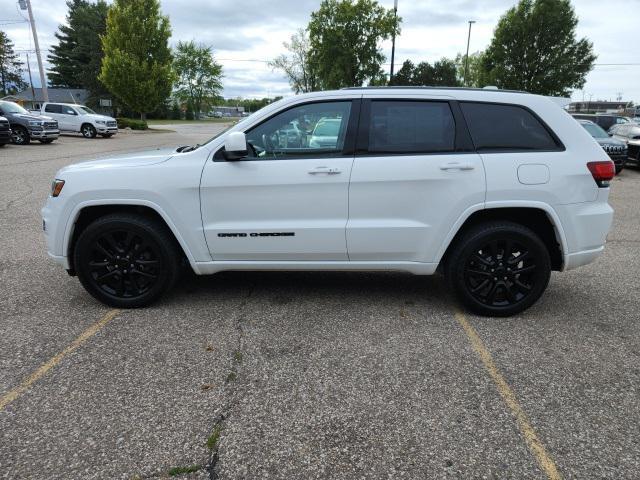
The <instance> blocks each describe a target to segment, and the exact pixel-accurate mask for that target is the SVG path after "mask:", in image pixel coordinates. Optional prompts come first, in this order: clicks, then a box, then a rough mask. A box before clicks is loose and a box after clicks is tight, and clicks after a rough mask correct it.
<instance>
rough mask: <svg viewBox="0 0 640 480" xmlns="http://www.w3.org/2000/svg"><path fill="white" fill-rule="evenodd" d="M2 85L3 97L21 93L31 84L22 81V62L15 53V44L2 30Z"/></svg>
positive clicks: (0, 70) (0, 53)
mask: <svg viewBox="0 0 640 480" xmlns="http://www.w3.org/2000/svg"><path fill="white" fill-rule="evenodd" d="M0 83H1V86H2V96H3V97H4V96H7V95H10V94H13V93H17V92H20V91H22V90H24V89H25V88H27V87H28V86H29V84H28V83H27V82H25V81H24V80H23V79H22V62H21V61H20V57H18V55H17V54H16V53H15V52H14V51H13V42H12V41H11V40H10V39H9V37H8V36H7V34H6V33H5V32H3V31H1V30H0Z"/></svg>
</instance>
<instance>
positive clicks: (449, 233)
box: [42, 88, 615, 315]
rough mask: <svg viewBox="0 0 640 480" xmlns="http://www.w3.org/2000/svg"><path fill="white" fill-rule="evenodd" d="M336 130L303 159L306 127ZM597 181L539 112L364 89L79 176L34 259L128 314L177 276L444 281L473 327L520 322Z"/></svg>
mask: <svg viewBox="0 0 640 480" xmlns="http://www.w3.org/2000/svg"><path fill="white" fill-rule="evenodd" d="M328 121H331V122H332V123H339V126H338V128H337V129H336V130H337V135H336V136H334V135H332V136H331V138H332V139H333V140H332V142H328V141H326V140H327V138H329V137H327V138H323V142H321V143H318V144H316V142H311V141H310V140H311V137H312V136H313V132H314V130H315V129H316V126H317V125H318V123H320V122H323V123H327V122H328ZM614 173H615V172H614V166H613V163H612V162H611V160H610V159H609V158H608V156H607V154H606V153H605V152H604V150H602V148H600V146H599V145H598V143H597V142H596V141H595V140H594V139H593V138H591V136H590V135H589V133H588V132H587V131H586V130H584V129H583V128H582V127H581V126H580V124H578V122H576V121H575V120H574V119H573V118H572V117H571V116H569V115H568V114H567V113H566V112H565V111H563V110H562V109H561V108H560V107H559V106H557V105H556V104H555V103H554V102H553V101H552V100H550V99H548V98H545V97H541V96H537V95H530V94H526V93H520V92H508V91H495V90H492V91H490V90H474V89H432V88H414V89H409V88H371V89H345V90H340V91H333V92H316V93H310V94H305V95H299V96H294V97H290V98H285V99H283V100H281V101H279V102H277V103H274V104H272V105H269V106H268V107H266V108H264V109H263V110H260V111H259V112H257V113H255V114H253V115H251V116H250V117H248V118H246V119H244V120H243V121H241V122H240V123H238V124H236V125H235V126H233V127H232V128H231V129H230V130H228V131H226V132H223V133H222V134H220V135H218V136H217V137H214V138H212V139H211V140H209V141H208V142H207V143H205V144H204V145H196V146H193V147H181V148H179V149H177V150H175V149H173V150H155V151H152V152H149V153H143V154H139V153H137V154H130V155H125V156H121V157H115V158H110V159H106V160H96V161H92V162H86V163H80V164H77V165H72V166H69V167H66V168H63V169H62V170H60V171H59V172H58V173H57V176H56V180H55V181H54V183H53V187H52V193H51V196H50V197H49V199H48V200H47V203H46V205H45V207H44V209H43V210H42V214H43V218H44V229H45V235H46V238H47V244H48V250H49V255H50V256H51V257H53V258H54V259H55V260H56V261H57V262H58V263H60V264H61V265H63V266H64V268H66V269H67V270H68V271H69V272H70V273H71V274H77V275H78V277H79V279H80V281H81V282H82V284H83V285H84V287H85V288H86V289H87V291H88V292H89V293H90V294H91V295H93V296H94V297H96V298H97V299H99V300H101V301H103V302H105V303H107V304H109V305H114V306H118V307H139V306H143V305H147V304H149V303H151V302H152V301H154V300H156V299H157V298H158V297H160V296H161V295H162V294H163V293H164V292H165V291H167V289H169V288H170V287H171V286H172V285H173V284H174V283H175V281H176V279H177V277H178V275H179V272H180V269H181V265H183V264H184V265H190V267H191V268H192V269H193V271H194V272H195V273H197V274H212V273H215V272H219V271H222V270H343V271H344V270H377V271H388V270H395V271H398V270H399V271H406V272H411V273H414V274H420V275H430V274H433V273H435V272H436V271H441V272H442V273H444V274H445V275H446V277H447V279H448V282H449V283H450V285H451V288H452V289H453V290H454V291H455V293H456V294H457V296H458V298H459V299H460V300H461V301H462V302H463V303H464V304H465V305H466V306H467V307H468V308H470V309H471V310H472V311H474V312H477V313H480V314H485V315H512V314H515V313H517V312H520V311H522V310H524V309H526V308H528V307H529V306H531V305H532V304H533V303H534V302H535V301H536V300H537V299H538V298H539V297H540V295H541V294H542V292H543V291H544V290H545V288H546V286H547V283H548V282H549V277H550V273H551V271H552V270H568V269H572V268H575V267H578V266H580V265H584V264H587V263H589V262H591V261H593V260H594V259H595V258H596V257H597V256H598V255H600V254H601V253H602V251H603V249H604V244H605V239H606V236H607V232H608V231H609V228H610V226H611V222H612V216H613V210H612V209H611V207H610V206H609V204H608V203H607V199H608V196H609V180H611V178H613V176H614Z"/></svg>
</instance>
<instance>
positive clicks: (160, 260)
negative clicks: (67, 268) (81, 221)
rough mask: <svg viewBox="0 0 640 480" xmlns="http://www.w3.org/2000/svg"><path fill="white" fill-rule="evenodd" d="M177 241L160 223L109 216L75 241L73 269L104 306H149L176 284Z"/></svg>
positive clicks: (128, 215)
mask: <svg viewBox="0 0 640 480" xmlns="http://www.w3.org/2000/svg"><path fill="white" fill-rule="evenodd" d="M180 258H181V255H180V251H179V248H178V247H177V245H176V242H175V239H174V238H173V236H172V235H171V233H170V232H169V231H168V230H167V228H166V226H165V225H163V224H162V223H160V222H158V221H156V220H152V219H149V218H146V217H143V216H139V215H134V214H111V215H107V216H105V217H102V218H99V219H98V220H96V221H94V222H93V223H91V224H90V225H89V226H88V227H87V228H86V229H85V230H84V231H83V232H82V233H81V234H80V237H79V238H78V241H77V242H76V247H75V251H74V267H75V270H76V272H77V274H78V278H79V279H80V282H81V283H82V285H83V286H84V288H85V289H86V290H87V291H88V292H89V293H90V294H91V295H93V296H94V297H95V298H97V299H98V300H100V301H101V302H103V303H106V304H107V305H111V306H113V307H120V308H135V307H143V306H146V305H149V304H150V303H152V302H154V301H155V300H157V299H158V298H159V297H160V296H161V295H162V294H163V293H165V292H166V291H167V290H169V289H170V288H171V287H172V286H173V284H174V283H175V281H176V279H177V277H178V273H179V266H180Z"/></svg>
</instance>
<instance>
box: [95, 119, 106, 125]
mask: <svg viewBox="0 0 640 480" xmlns="http://www.w3.org/2000/svg"><path fill="white" fill-rule="evenodd" d="M96 123H99V124H100V125H104V124H106V123H107V122H105V121H104V120H96Z"/></svg>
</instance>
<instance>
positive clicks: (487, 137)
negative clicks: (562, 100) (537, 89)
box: [460, 102, 560, 151]
mask: <svg viewBox="0 0 640 480" xmlns="http://www.w3.org/2000/svg"><path fill="white" fill-rule="evenodd" d="M460 107H461V108H462V112H463V114H464V117H465V119H466V120H467V124H468V126H469V133H471V138H472V139H473V143H474V144H475V146H476V150H478V151H501V150H506V151H514V150H515V151H518V150H522V151H530V150H558V148H559V147H560V146H559V145H558V143H556V141H555V140H554V139H553V137H552V136H551V134H550V133H549V131H548V130H547V129H546V128H545V127H544V125H542V123H540V120H538V119H537V118H536V117H535V116H534V115H533V114H531V112H529V111H528V110H527V109H525V108H522V107H518V106H516V105H500V104H492V103H472V102H463V103H460Z"/></svg>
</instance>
